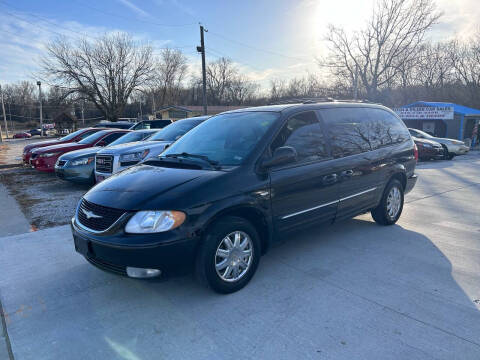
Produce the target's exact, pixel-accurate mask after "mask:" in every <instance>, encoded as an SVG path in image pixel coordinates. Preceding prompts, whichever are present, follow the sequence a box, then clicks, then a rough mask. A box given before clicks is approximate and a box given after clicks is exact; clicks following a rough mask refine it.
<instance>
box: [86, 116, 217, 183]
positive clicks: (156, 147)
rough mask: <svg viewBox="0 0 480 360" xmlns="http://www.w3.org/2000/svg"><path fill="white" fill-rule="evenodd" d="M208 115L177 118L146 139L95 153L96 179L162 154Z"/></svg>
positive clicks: (104, 177) (98, 180)
mask: <svg viewBox="0 0 480 360" xmlns="http://www.w3.org/2000/svg"><path fill="white" fill-rule="evenodd" d="M208 118H209V117H208V116H198V117H195V118H189V119H183V120H177V121H175V122H174V123H172V124H170V125H168V126H166V127H165V128H163V129H162V130H160V131H158V132H157V133H156V134H154V135H153V136H151V137H149V138H148V139H147V140H146V141H137V142H133V143H129V144H122V145H117V146H111V147H108V148H105V149H103V150H101V151H99V152H98V153H97V154H96V155H95V180H96V182H100V181H103V180H105V179H106V178H107V177H109V176H111V175H113V174H116V173H118V172H119V171H122V170H124V169H126V168H128V167H130V166H133V165H136V164H138V163H139V162H140V161H143V160H146V159H148V158H152V157H155V156H158V155H160V154H161V153H162V152H163V150H165V148H166V147H167V146H168V145H170V144H171V143H173V142H174V141H176V140H177V139H179V138H180V137H182V136H183V135H184V134H186V133H187V132H188V131H190V130H191V129H193V128H194V127H195V126H197V125H199V124H200V123H202V122H203V121H205V120H206V119H208Z"/></svg>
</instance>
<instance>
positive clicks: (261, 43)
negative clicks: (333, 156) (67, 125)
mask: <svg viewBox="0 0 480 360" xmlns="http://www.w3.org/2000/svg"><path fill="white" fill-rule="evenodd" d="M373 3H374V0H334V1H332V0H242V1H233V0H218V1H207V0H202V1H198V0H102V1H93V0H68V1H65V0H57V1H54V0H42V1H38V0H23V1H22V0H17V1H13V0H0V83H2V84H5V83H8V82H15V81H21V80H33V76H32V74H33V73H35V71H36V70H37V69H38V65H39V59H40V58H41V56H42V53H43V51H44V46H45V43H47V42H48V41H49V40H51V39H53V38H55V37H56V36H58V35H59V34H62V35H64V36H67V37H69V38H71V39H77V38H78V37H80V36H88V37H95V36H98V35H100V34H104V33H106V32H111V31H124V32H127V33H129V34H131V35H132V36H134V37H135V38H136V39H138V40H140V41H145V42H149V43H150V44H151V45H152V46H153V47H154V48H155V49H157V51H158V49H160V48H162V47H165V46H169V47H174V48H175V47H178V48H180V49H181V50H182V51H183V52H184V53H185V54H186V55H187V56H188V59H189V62H190V65H191V68H192V69H199V66H200V62H199V55H198V54H197V53H196V51H195V46H196V45H198V43H199V28H198V23H199V22H202V23H203V24H204V25H205V27H206V28H207V29H208V31H209V32H208V33H206V35H205V42H206V49H207V61H213V60H215V59H216V58H218V57H220V56H227V57H229V58H231V59H232V60H233V61H234V62H235V63H236V64H237V65H238V67H239V68H240V69H241V71H242V72H243V73H245V74H247V75H249V76H250V77H251V78H252V79H253V80H256V81H258V82H259V83H260V84H261V85H263V86H267V85H268V83H269V81H270V80H271V79H273V78H285V79H288V78H291V77H294V76H302V75H304V74H306V73H307V72H310V73H318V67H317V66H316V62H315V58H316V57H318V56H322V55H325V45H324V43H323V41H322V39H323V36H324V35H325V32H326V26H327V25H328V24H329V23H331V24H334V25H343V26H345V27H347V28H348V29H351V30H354V29H356V28H358V27H360V26H362V24H363V23H364V22H365V21H366V19H367V18H368V17H369V15H370V14H371V11H372V7H373ZM436 4H437V7H438V9H439V10H440V11H442V12H443V13H444V15H443V17H442V19H441V23H440V24H439V25H437V26H435V28H434V29H433V30H432V31H431V32H430V34H429V37H430V38H433V39H448V38H451V37H453V36H455V35H457V36H460V37H464V38H465V37H468V36H469V35H471V34H473V33H474V32H475V31H476V30H478V28H477V27H478V25H477V24H478V19H480V6H479V0H437V1H436Z"/></svg>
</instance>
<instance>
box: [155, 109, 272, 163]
mask: <svg viewBox="0 0 480 360" xmlns="http://www.w3.org/2000/svg"><path fill="white" fill-rule="evenodd" d="M279 116H280V114H279V113H277V112H267V111H264V112H260V111H246V112H234V113H227V114H221V115H217V116H215V117H212V118H210V119H208V120H207V121H205V122H204V123H202V124H201V125H199V126H197V127H196V128H195V129H193V130H192V131H189V132H188V133H187V134H185V136H183V137H182V138H181V139H180V140H178V141H177V142H175V143H174V144H173V145H171V146H170V147H169V148H167V150H165V151H164V152H163V153H162V156H167V155H169V154H170V156H172V155H174V154H182V153H188V154H194V155H203V156H207V157H208V158H209V159H210V160H213V161H216V162H218V164H219V165H227V166H228V165H232V166H234V165H239V164H241V163H242V162H243V161H244V160H245V158H246V157H247V156H248V155H249V154H250V153H251V151H252V150H253V148H254V147H255V146H256V145H257V143H258V141H259V140H260V139H261V138H262V137H263V135H265V133H266V131H267V130H268V129H269V127H270V126H271V125H272V124H273V122H274V121H275V120H276V119H278V117H279Z"/></svg>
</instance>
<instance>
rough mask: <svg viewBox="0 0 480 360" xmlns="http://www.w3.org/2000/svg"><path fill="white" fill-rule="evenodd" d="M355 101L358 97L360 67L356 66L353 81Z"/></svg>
mask: <svg viewBox="0 0 480 360" xmlns="http://www.w3.org/2000/svg"><path fill="white" fill-rule="evenodd" d="M353 81H354V82H353V100H357V97H358V65H356V64H355V79H353Z"/></svg>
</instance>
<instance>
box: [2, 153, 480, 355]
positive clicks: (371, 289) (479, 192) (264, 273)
mask: <svg viewBox="0 0 480 360" xmlns="http://www.w3.org/2000/svg"><path fill="white" fill-rule="evenodd" d="M417 172H418V174H419V175H420V179H419V181H418V184H417V186H416V188H415V189H414V191H413V192H412V193H411V194H409V195H407V198H406V200H407V203H406V205H405V208H404V213H403V215H402V218H401V219H400V221H399V223H398V224H397V225H395V226H390V227H381V226H378V225H376V224H375V223H374V222H373V221H372V219H371V217H370V216H369V215H362V216H359V217H357V218H355V219H352V220H349V221H346V222H342V223H339V224H336V225H333V226H327V227H323V228H317V229H310V230H308V231H304V232H303V233H299V234H298V235H296V236H293V237H292V238H291V239H290V240H289V241H288V242H285V243H282V244H281V245H280V246H277V247H275V248H273V249H272V250H271V251H270V252H269V253H268V254H267V255H266V256H264V257H263V258H262V259H261V263H260V267H259V269H258V271H257V274H256V275H255V277H254V278H253V279H252V281H251V283H250V284H249V285H248V286H247V287H246V288H244V289H243V290H241V291H240V292H237V293H235V294H231V295H223V296H222V295H217V294H214V293H212V292H210V291H209V290H207V289H205V288H203V287H202V286H200V285H198V284H197V283H196V282H195V281H194V280H193V278H192V277H190V276H187V277H181V278H174V279H169V280H168V281H160V282H151V281H141V280H134V279H128V278H123V277H118V276H116V275H112V274H108V273H105V272H102V271H100V270H98V269H96V268H94V267H92V266H91V265H90V264H88V263H87V262H86V261H85V260H84V259H83V258H82V257H81V256H79V255H78V254H76V253H75V251H74V247H73V241H72V238H71V235H70V230H69V228H68V226H62V227H55V228H50V229H47V230H42V231H37V232H35V233H30V234H23V235H15V236H9V237H2V238H0V273H1V274H2V276H1V277H0V299H1V301H2V304H3V309H4V312H5V321H6V324H7V330H8V336H9V339H10V344H11V347H12V352H13V356H14V357H15V359H17V360H20V359H22V360H23V359H131V360H136V359H238V358H243V359H382V360H385V359H430V358H431V359H449V360H450V359H462V360H467V359H476V360H477V359H480V156H479V154H478V153H475V154H472V155H468V156H465V157H462V158H456V159H454V160H453V161H441V162H429V163H424V164H421V165H420V166H419V167H418V171H417ZM0 354H1V352H0Z"/></svg>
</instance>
